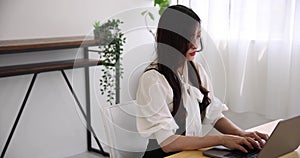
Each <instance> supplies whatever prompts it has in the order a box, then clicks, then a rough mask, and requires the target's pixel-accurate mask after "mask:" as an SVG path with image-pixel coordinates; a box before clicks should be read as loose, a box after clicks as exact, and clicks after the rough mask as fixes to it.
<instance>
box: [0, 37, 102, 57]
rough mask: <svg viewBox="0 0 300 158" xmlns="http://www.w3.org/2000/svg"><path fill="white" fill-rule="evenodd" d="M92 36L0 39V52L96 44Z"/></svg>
mask: <svg viewBox="0 0 300 158" xmlns="http://www.w3.org/2000/svg"><path fill="white" fill-rule="evenodd" d="M96 45H98V44H97V40H94V37H92V36H72V37H51V38H37V39H18V40H0V54H10V53H23V52H32V51H43V50H55V49H66V48H79V47H82V46H85V47H86V46H96Z"/></svg>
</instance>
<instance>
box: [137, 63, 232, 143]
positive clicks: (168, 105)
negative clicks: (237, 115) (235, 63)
mask: <svg viewBox="0 0 300 158" xmlns="http://www.w3.org/2000/svg"><path fill="white" fill-rule="evenodd" d="M186 64H187V63H185V66H184V70H183V74H182V75H180V76H181V77H180V80H181V83H182V84H181V85H182V100H183V105H184V107H185V109H186V112H187V116H186V135H188V136H203V135H204V133H206V132H204V128H203V127H204V126H206V131H208V130H210V129H211V128H212V127H213V126H214V124H215V123H216V122H217V120H218V119H220V118H222V117H224V115H223V114H222V112H223V111H225V110H228V108H227V106H226V105H225V104H223V103H222V102H221V101H220V100H219V99H218V98H216V97H215V96H214V94H213V88H212V84H211V82H210V80H209V77H208V75H207V73H206V71H205V70H204V68H203V67H202V66H201V65H200V64H198V63H195V66H196V69H197V70H198V73H199V74H200V77H201V82H202V86H203V87H205V88H206V89H207V90H208V91H209V93H208V94H209V98H211V103H210V105H209V106H208V107H207V108H206V115H205V118H204V120H203V122H202V121H201V115H200V108H199V104H198V102H202V98H203V94H202V93H201V92H200V90H199V89H198V88H196V87H194V86H192V85H191V84H190V83H189V82H188V81H189V80H188V71H187V65H186ZM136 101H137V129H138V131H139V133H140V134H141V135H142V136H143V137H148V138H154V139H157V141H158V143H159V144H160V143H161V142H163V141H164V140H165V139H167V138H168V137H170V136H172V135H174V134H175V132H176V130H177V129H178V128H179V127H178V125H177V124H176V122H175V120H174V118H173V116H172V114H171V112H172V111H173V91H172V88H171V86H170V85H169V83H168V81H167V80H166V78H165V77H164V76H163V75H162V74H160V73H159V72H158V71H156V70H149V71H146V72H145V73H144V74H143V75H142V76H141V78H140V80H139V86H138V90H137V94H136ZM207 127H210V128H209V129H207Z"/></svg>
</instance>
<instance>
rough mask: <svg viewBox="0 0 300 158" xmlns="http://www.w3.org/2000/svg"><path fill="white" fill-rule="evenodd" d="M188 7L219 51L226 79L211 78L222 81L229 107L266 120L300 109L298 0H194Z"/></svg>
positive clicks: (207, 53)
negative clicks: (199, 20)
mask: <svg viewBox="0 0 300 158" xmlns="http://www.w3.org/2000/svg"><path fill="white" fill-rule="evenodd" d="M190 6H191V7H192V8H193V9H194V10H195V11H196V12H197V13H198V15H199V16H200V17H201V19H202V27H203V29H204V30H205V31H207V32H208V34H209V35H210V36H211V37H212V39H213V40H214V42H215V44H216V47H217V48H218V50H219V52H220V54H221V58H222V61H223V62H224V64H223V65H224V69H225V73H226V75H225V77H226V78H217V79H213V80H216V81H217V80H223V81H226V82H225V84H226V95H225V101H226V103H227V104H228V106H229V107H230V108H231V110H233V111H235V112H255V113H259V114H262V115H264V116H265V117H266V118H271V119H275V118H282V117H289V116H293V115H299V114H300V102H299V101H300V30H299V28H300V0H276V1H274V0H222V1H220V0H194V1H191V4H190ZM210 53H211V52H204V54H205V56H209V54H210ZM214 62H215V61H214V60H213V59H210V60H209V61H207V63H208V67H213V66H210V65H214V64H215V63H214ZM209 71H216V72H218V71H223V70H213V69H210V70H209Z"/></svg>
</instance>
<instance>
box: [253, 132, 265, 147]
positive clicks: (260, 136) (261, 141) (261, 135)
mask: <svg viewBox="0 0 300 158" xmlns="http://www.w3.org/2000/svg"><path fill="white" fill-rule="evenodd" d="M263 135H264V134H262V133H259V132H257V131H255V136H254V137H255V140H257V141H258V143H259V145H260V146H264V144H265V143H264V142H263V140H262V138H263Z"/></svg>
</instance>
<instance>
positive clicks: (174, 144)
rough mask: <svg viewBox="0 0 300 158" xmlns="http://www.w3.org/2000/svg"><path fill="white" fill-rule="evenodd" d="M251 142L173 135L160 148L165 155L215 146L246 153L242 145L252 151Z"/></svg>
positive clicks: (233, 136)
mask: <svg viewBox="0 0 300 158" xmlns="http://www.w3.org/2000/svg"><path fill="white" fill-rule="evenodd" d="M251 141H253V140H252V139H251V138H249V137H240V136H235V135H208V136H203V137H198V136H182V135H173V136H170V137H169V138H167V139H166V140H165V141H163V142H162V143H161V144H160V146H161V148H162V150H163V151H164V152H166V153H168V152H174V151H182V150H196V149H201V148H206V147H212V146H216V145H224V146H226V147H228V148H232V149H238V150H241V151H243V152H247V150H246V149H245V148H244V147H243V145H244V146H248V147H249V148H251V149H253V146H252V143H253V142H254V141H253V142H251ZM254 143H255V142H254Z"/></svg>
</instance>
